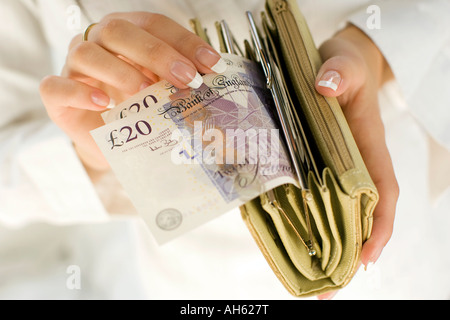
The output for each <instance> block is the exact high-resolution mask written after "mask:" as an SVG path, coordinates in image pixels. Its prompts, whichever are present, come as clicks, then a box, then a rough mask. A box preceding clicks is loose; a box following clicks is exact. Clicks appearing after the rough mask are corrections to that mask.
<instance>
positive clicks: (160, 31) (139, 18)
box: [110, 12, 227, 73]
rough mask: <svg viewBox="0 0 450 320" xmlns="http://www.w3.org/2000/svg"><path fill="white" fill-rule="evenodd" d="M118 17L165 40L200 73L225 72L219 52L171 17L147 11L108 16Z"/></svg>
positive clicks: (224, 63) (224, 64) (224, 65)
mask: <svg viewBox="0 0 450 320" xmlns="http://www.w3.org/2000/svg"><path fill="white" fill-rule="evenodd" d="M119 17H122V18H124V19H126V20H128V21H130V22H131V23H134V24H136V25H137V26H139V27H140V28H142V29H144V30H145V31H147V32H148V33H150V34H152V35H153V36H155V37H156V38H158V39H160V40H162V41H164V42H166V43H167V44H168V45H170V46H171V47H173V48H174V49H175V50H177V51H178V52H180V53H181V54H182V55H183V56H185V57H186V58H188V59H189V60H190V61H192V62H193V63H194V65H195V67H196V68H197V70H198V71H200V72H201V73H211V72H216V73H222V72H225V70H226V67H227V65H226V62H225V61H224V60H223V59H222V58H221V56H220V54H219V53H218V52H217V51H216V50H214V49H213V48H212V47H211V46H210V45H209V44H207V43H206V42H205V41H203V40H202V39H201V38H200V37H198V36H197V35H195V34H194V33H192V32H190V31H189V30H187V29H186V28H184V27H183V26H181V25H180V24H178V23H176V22H175V21H173V20H172V19H170V18H168V17H166V16H164V15H161V14H156V13H148V12H131V13H129V14H127V15H125V16H124V15H122V14H117V15H115V14H113V15H111V16H110V18H119ZM168 30H170V36H168V34H169V33H168Z"/></svg>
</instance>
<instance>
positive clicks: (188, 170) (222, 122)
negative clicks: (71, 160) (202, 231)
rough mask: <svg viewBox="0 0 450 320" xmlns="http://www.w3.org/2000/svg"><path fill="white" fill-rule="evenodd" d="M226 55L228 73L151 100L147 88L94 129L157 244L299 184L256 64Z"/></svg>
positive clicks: (102, 149)
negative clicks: (278, 189)
mask: <svg viewBox="0 0 450 320" xmlns="http://www.w3.org/2000/svg"><path fill="white" fill-rule="evenodd" d="M223 58H224V59H225V60H226V61H227V64H228V69H227V71H226V72H225V73H223V74H208V75H205V76H204V77H203V80H204V84H203V85H202V86H201V87H200V88H199V89H196V90H172V91H171V92H169V94H167V92H168V91H169V90H170V89H167V91H166V92H165V94H167V95H166V96H164V94H161V95H159V96H158V98H157V99H156V100H157V101H156V102H155V101H154V100H153V99H152V98H151V97H150V98H149V96H150V95H152V94H153V96H154V92H152V88H151V87H149V88H147V89H145V90H144V91H143V92H140V93H139V94H138V95H136V96H134V97H132V98H131V99H130V100H128V101H126V102H125V103H123V104H120V105H118V106H117V107H116V108H117V110H115V109H113V110H111V111H110V112H111V113H110V114H109V117H107V118H106V119H108V121H105V122H107V123H106V125H105V126H103V127H100V128H98V129H96V130H93V131H92V132H91V134H92V136H93V138H94V139H95V141H96V143H97V144H98V146H99V148H100V149H101V151H102V152H103V154H104V155H105V157H106V159H107V160H108V162H109V163H110V165H111V168H112V170H113V171H114V172H115V174H116V176H117V178H118V180H119V181H120V182H121V184H122V186H123V187H124V189H125V190H126V191H127V193H128V195H129V196H130V198H131V200H132V202H133V204H134V205H135V207H136V208H137V210H138V212H139V213H140V215H141V217H142V218H143V220H144V221H145V222H146V223H147V225H148V227H149V229H150V231H151V233H152V234H153V236H154V237H155V239H156V241H157V242H158V243H160V244H162V243H165V242H167V241H170V240H172V239H174V238H175V237H178V236H180V235H182V234H183V233H185V232H187V231H190V230H192V229H194V228H196V227H197V226H199V225H201V224H204V223H206V222H207V221H210V220H211V219H214V218H215V217H217V216H219V215H221V214H223V213H226V212H228V211H230V210H232V209H234V208H236V207H239V206H240V205H242V204H244V203H245V202H247V201H249V200H251V199H253V198H255V197H257V196H258V195H260V194H261V193H263V192H264V191H268V190H270V189H272V188H275V187H277V186H279V185H282V184H286V183H293V184H296V183H297V182H296V180H295V178H294V174H293V172H292V167H291V163H290V160H289V157H288V156H287V152H286V150H285V147H284V144H283V143H282V140H281V138H280V134H279V130H278V126H277V123H276V122H275V121H274V117H273V116H272V110H274V107H273V105H272V100H271V96H270V92H268V90H267V89H266V85H265V78H264V77H263V75H262V74H261V73H260V70H259V66H258V65H256V64H255V63H253V62H252V61H250V60H247V59H245V58H242V57H239V56H236V55H228V54H224V55H223ZM160 86H161V87H162V88H165V85H163V84H160ZM149 99H151V101H152V103H151V104H150V103H149V101H150V100H149ZM146 104H147V106H146ZM130 106H134V109H133V108H130ZM137 106H139V108H138V107H137ZM124 110H125V111H124ZM104 119H105V118H104Z"/></svg>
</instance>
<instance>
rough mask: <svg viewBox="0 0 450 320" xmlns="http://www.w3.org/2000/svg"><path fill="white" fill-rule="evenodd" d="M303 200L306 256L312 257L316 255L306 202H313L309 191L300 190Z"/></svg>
mask: <svg viewBox="0 0 450 320" xmlns="http://www.w3.org/2000/svg"><path fill="white" fill-rule="evenodd" d="M302 198H303V210H304V211H305V218H306V225H307V227H308V237H309V239H308V240H307V241H306V242H305V244H306V247H307V248H308V254H309V255H310V256H311V257H313V256H315V255H316V253H317V252H316V250H314V242H313V238H312V228H311V216H310V214H309V208H308V202H309V201H312V200H313V196H312V194H311V192H310V191H309V190H302Z"/></svg>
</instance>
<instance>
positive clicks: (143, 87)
mask: <svg viewBox="0 0 450 320" xmlns="http://www.w3.org/2000/svg"><path fill="white" fill-rule="evenodd" d="M148 87H150V83H149V82H144V83H143V84H141V86H140V88H139V91H142V90H144V89H145V88H148Z"/></svg>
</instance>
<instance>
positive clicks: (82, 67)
mask: <svg viewBox="0 0 450 320" xmlns="http://www.w3.org/2000/svg"><path fill="white" fill-rule="evenodd" d="M65 70H67V73H68V74H67V76H69V77H75V78H79V77H89V78H93V79H96V80H99V81H101V82H103V83H106V84H108V85H110V86H112V87H114V88H117V89H119V90H120V91H124V92H126V93H128V94H130V95H133V94H135V93H137V92H139V91H140V90H142V89H144V88H145V87H148V86H149V85H150V82H151V81H152V80H151V79H149V78H147V77H146V76H145V75H144V74H143V73H142V72H140V71H139V70H137V69H136V68H135V67H133V66H132V65H130V64H129V63H127V62H125V61H124V60H122V59H120V58H118V57H117V56H115V55H113V54H111V53H110V52H109V51H107V50H105V49H104V48H102V47H100V46H99V45H98V44H96V43H94V42H89V41H85V42H80V43H78V44H76V45H75V46H73V47H72V48H71V49H70V51H69V54H68V57H67V63H66V67H65Z"/></svg>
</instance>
